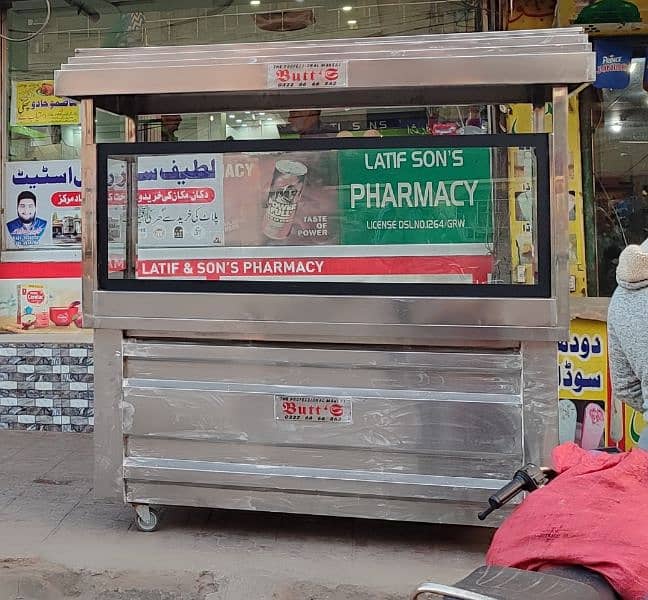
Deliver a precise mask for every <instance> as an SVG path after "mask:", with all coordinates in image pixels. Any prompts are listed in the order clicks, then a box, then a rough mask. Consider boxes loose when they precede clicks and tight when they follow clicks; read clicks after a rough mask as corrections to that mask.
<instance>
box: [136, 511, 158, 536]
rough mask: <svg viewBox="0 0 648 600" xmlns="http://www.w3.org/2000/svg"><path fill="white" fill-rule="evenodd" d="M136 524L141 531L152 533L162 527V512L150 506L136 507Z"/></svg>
mask: <svg viewBox="0 0 648 600" xmlns="http://www.w3.org/2000/svg"><path fill="white" fill-rule="evenodd" d="M135 512H136V517H135V525H136V526H137V529H139V531H143V532H144V533H152V532H153V531H157V530H158V528H159V527H160V513H159V511H158V510H156V509H154V508H149V507H148V506H138V507H137V508H136V509H135Z"/></svg>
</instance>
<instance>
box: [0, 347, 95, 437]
mask: <svg viewBox="0 0 648 600" xmlns="http://www.w3.org/2000/svg"><path fill="white" fill-rule="evenodd" d="M93 378H94V367H93V360H92V345H91V344H30V343H10V344H2V346H0V429H29V430H42V431H78V432H87V431H92V429H93V426H94V402H93V399H94V393H93Z"/></svg>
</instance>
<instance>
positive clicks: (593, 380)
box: [558, 319, 609, 450]
mask: <svg viewBox="0 0 648 600" xmlns="http://www.w3.org/2000/svg"><path fill="white" fill-rule="evenodd" d="M607 360H608V357H607V330H606V324H605V323H602V322H600V321H587V320H581V319H577V320H574V321H572V322H571V326H570V339H569V340H568V341H566V342H561V343H560V344H559V345H558V389H559V394H558V397H559V405H558V410H559V423H560V429H559V434H560V435H559V437H560V441H561V443H565V442H575V443H577V444H579V445H580V446H582V447H583V448H585V449H587V450H594V449H596V448H599V447H601V446H603V445H607V444H608V435H607V429H608V427H607V424H608V419H609V403H608V386H609V383H608V367H607Z"/></svg>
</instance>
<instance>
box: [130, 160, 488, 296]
mask: <svg viewBox="0 0 648 600" xmlns="http://www.w3.org/2000/svg"><path fill="white" fill-rule="evenodd" d="M168 158H169V159H171V158H172V157H168ZM203 158H204V160H202V159H201V160H202V162H203V163H206V164H211V163H210V162H209V160H212V159H213V158H212V159H209V157H203ZM208 159H209V160H208ZM216 161H217V164H219V161H220V164H221V165H222V173H223V175H222V181H223V185H222V191H221V189H216V191H215V197H216V200H214V202H213V204H212V205H211V206H210V210H211V213H210V214H212V215H214V216H215V217H217V218H218V219H220V221H219V222H220V223H221V224H222V225H221V227H222V230H220V231H222V234H218V232H213V233H214V235H213V236H212V237H211V238H210V239H209V240H206V243H205V244H204V245H203V244H197V243H195V244H192V245H191V248H193V251H191V252H189V251H185V252H173V249H178V250H180V249H181V248H182V249H184V250H189V246H188V245H187V244H184V243H183V242H182V241H181V240H178V241H177V243H176V240H175V239H173V238H172V236H171V235H170V234H169V232H166V234H165V236H164V240H166V242H164V243H163V242H162V240H161V239H159V240H157V241H156V247H158V246H159V247H165V248H167V249H169V250H171V251H170V252H166V254H165V255H164V257H165V258H164V259H163V260H160V258H159V256H160V255H159V254H158V255H157V256H156V253H155V252H154V251H153V247H152V245H149V246H148V247H147V246H146V244H148V242H145V243H143V244H142V251H141V252H140V261H139V265H138V274H139V276H140V277H142V278H147V277H179V278H186V277H189V278H207V279H229V278H252V279H253V278H256V277H278V278H282V279H293V280H294V279H307V280H313V279H325V280H326V279H333V278H334V279H336V280H342V281H344V280H345V279H351V280H355V281H372V280H379V279H380V278H392V279H393V278H404V280H409V281H469V282H477V283H486V282H487V279H488V275H489V273H490V269H491V266H492V259H491V258H490V256H489V255H488V244H490V243H491V242H492V218H493V206H492V203H493V198H492V176H491V151H490V149H488V148H459V149H457V148H435V149H384V150H326V151H310V152H290V153H285V152H284V153H272V152H268V153H246V154H227V155H225V156H224V157H222V158H221V157H216ZM198 162H201V161H198ZM140 165H141V163H140ZM148 167H151V165H148ZM140 169H141V166H140ZM152 170H154V169H152V168H147V169H146V171H148V172H150V171H152ZM141 175H142V173H141V172H140V176H141ZM146 185H147V186H149V182H148V181H147V182H146ZM187 185H189V184H187ZM149 187H150V186H149ZM139 202H140V218H141V215H143V214H144V212H145V210H146V209H148V204H144V203H143V199H142V198H140V201H139ZM169 208H171V207H170V206H168V205H167V209H169ZM173 209H174V210H176V207H175V206H174V207H173ZM183 214H184V213H183ZM144 225H145V224H143V223H140V227H143V226H144ZM218 235H220V237H218ZM217 238H218V243H217V242H216V241H215V240H216V239H217ZM198 246H202V247H203V248H204V249H205V250H203V251H201V250H200V249H198V248H197V247H198ZM431 246H433V247H434V248H433V249H432V250H431V248H430V247H431ZM208 247H211V251H210V252H206V249H207V248H208Z"/></svg>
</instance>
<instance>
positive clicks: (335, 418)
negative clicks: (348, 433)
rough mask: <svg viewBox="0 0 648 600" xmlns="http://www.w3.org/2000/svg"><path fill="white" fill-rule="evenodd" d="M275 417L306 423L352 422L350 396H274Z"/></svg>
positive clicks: (281, 419) (279, 419)
mask: <svg viewBox="0 0 648 600" xmlns="http://www.w3.org/2000/svg"><path fill="white" fill-rule="evenodd" d="M274 413H275V419H276V420H278V421H304V422H308V423H353V416H352V412H351V398H332V397H327V396H275V397H274Z"/></svg>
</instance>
